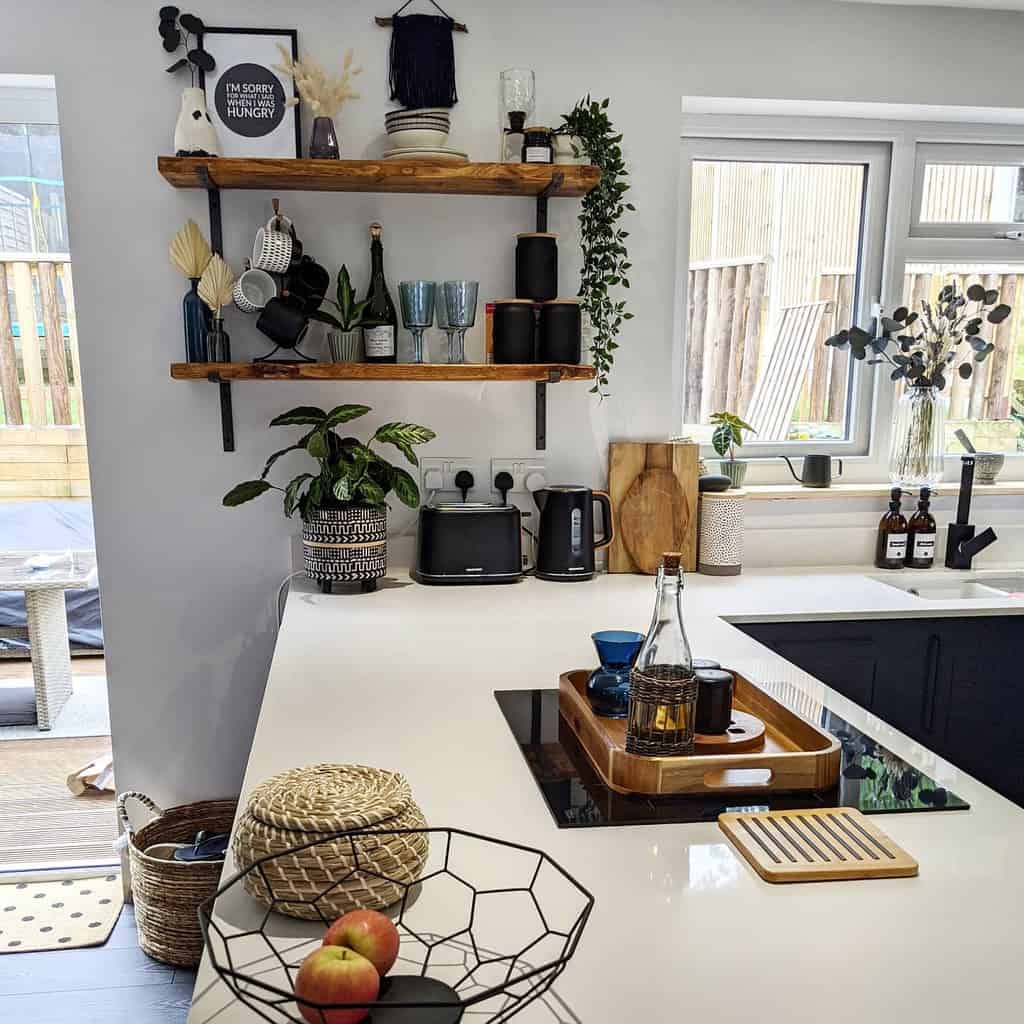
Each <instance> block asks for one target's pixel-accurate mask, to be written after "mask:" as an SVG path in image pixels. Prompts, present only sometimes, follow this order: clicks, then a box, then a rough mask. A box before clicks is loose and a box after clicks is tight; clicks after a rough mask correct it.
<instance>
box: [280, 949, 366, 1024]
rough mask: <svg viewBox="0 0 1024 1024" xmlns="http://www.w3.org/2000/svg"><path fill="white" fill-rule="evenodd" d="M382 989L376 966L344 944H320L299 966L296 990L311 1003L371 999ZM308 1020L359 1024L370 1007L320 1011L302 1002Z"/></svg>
mask: <svg viewBox="0 0 1024 1024" xmlns="http://www.w3.org/2000/svg"><path fill="white" fill-rule="evenodd" d="M379 992H380V975H379V974H378V973H377V968H376V967H374V966H373V964H371V963H370V961H369V960H367V959H366V957H364V956H360V955H359V954H358V953H356V952H354V951H353V950H351V949H346V948H345V947H344V946H321V947H320V948H319V949H315V950H313V952H312V953H310V954H309V956H307V957H306V959H305V960H303V961H302V966H301V967H300V968H299V973H298V975H297V976H296V978H295V994H296V995H297V996H299V997H300V998H301V999H308V1000H309V1001H310V1002H311V1003H372V1002H373V1001H374V1000H375V999H376V998H377V995H378V993H379ZM299 1012H300V1013H301V1014H302V1016H303V1017H305V1018H306V1020H308V1021H309V1024H359V1021H361V1020H365V1019H366V1018H367V1017H368V1016H369V1015H370V1011H369V1010H368V1009H352V1010H324V1011H323V1015H322V1016H321V1011H320V1010H317V1009H314V1008H313V1007H310V1006H303V1005H302V1003H299Z"/></svg>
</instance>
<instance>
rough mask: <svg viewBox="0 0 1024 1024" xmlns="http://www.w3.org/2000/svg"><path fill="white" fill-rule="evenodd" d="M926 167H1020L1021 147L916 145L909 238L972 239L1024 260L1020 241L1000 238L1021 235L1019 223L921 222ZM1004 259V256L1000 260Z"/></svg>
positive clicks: (1023, 156)
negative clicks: (997, 245)
mask: <svg viewBox="0 0 1024 1024" xmlns="http://www.w3.org/2000/svg"><path fill="white" fill-rule="evenodd" d="M928 164H953V165H955V164H966V165H968V166H971V165H988V166H992V167H1015V168H1020V167H1024V145H1022V146H1014V145H1009V144H1000V143H986V144H978V143H965V142H920V143H918V145H917V147H916V154H915V159H914V192H913V195H912V196H911V201H910V235H911V237H912V238H976V239H979V240H983V241H994V242H998V243H1000V245H999V248H1000V249H1004V250H1007V251H1011V250H1012V251H1015V252H1017V253H1018V256H1017V259H1021V258H1024V257H1022V255H1021V254H1024V237H1022V238H1021V239H1006V238H1000V237H999V236H1000V235H1005V234H1006V233H1007V232H1021V233H1024V222H1020V221H985V222H978V221H975V222H971V221H962V222H957V221H949V222H942V221H922V220H921V201H922V199H923V198H924V175H925V167H926V166H927V165H928ZM1004 258H1005V253H1004V254H1003V255H1001V256H1000V260H1002V259H1004Z"/></svg>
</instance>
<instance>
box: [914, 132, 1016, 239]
mask: <svg viewBox="0 0 1024 1024" xmlns="http://www.w3.org/2000/svg"><path fill="white" fill-rule="evenodd" d="M1021 230H1024V147H1021V146H976V145H963V144H946V145H938V144H934V143H932V144H929V143H923V144H921V145H919V146H918V147H917V160H916V167H915V176H914V196H913V200H912V226H911V234H912V235H916V236H918V237H926V238H927V237H933V238H999V237H1001V236H1002V237H1005V236H1006V234H1007V233H1008V232H1009V233H1011V235H1012V233H1014V232H1019V231H1021Z"/></svg>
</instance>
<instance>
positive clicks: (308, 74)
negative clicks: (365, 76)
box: [274, 43, 363, 160]
mask: <svg viewBox="0 0 1024 1024" xmlns="http://www.w3.org/2000/svg"><path fill="white" fill-rule="evenodd" d="M277 48H278V51H279V52H280V54H281V63H280V64H275V65H274V68H275V70H277V71H280V72H281V73H282V74H285V75H290V76H291V78H292V80H293V81H294V82H295V88H296V89H298V92H299V96H301V97H302V102H303V103H305V104H306V106H307V107H309V111H310V113H311V114H312V115H313V134H312V136H311V137H310V140H309V156H310V159H312V160H338V159H340V158H341V150H340V144H339V142H338V136H337V134H336V132H335V130H334V119H335V118H336V117H337V116H338V114H340V113H341V108H342V107H343V106H344V105H345V103H346V102H347V101H348V100H357V99H359V93H357V92H356V91H355V89H353V87H352V79H354V78H355V77H356V75H361V74H362V72H363V69H362V67H360V66H357V65H356V64H355V63H354V60H353V56H352V51H351V50H349V51H348V53H346V54H345V61H344V63H343V64H342V68H341V74H339V75H328V74H327V72H326V71H324V69H323V68H322V67H321V66H320V65H319V64H317V62H316V61H315V60H313V59H312V58H311V57H305V58H303V59H302V60H296V59H295V58H294V57H292V55H291V54H290V53H289V52H288V51H287V50H286V49H285V48H284V47H283V46H282V45H281V44H280V43H279V44H278V47H277ZM287 103H288V106H294V105H295V104H296V103H298V100H297V99H295V98H294V97H292V98H291V99H289V100H288V101H287Z"/></svg>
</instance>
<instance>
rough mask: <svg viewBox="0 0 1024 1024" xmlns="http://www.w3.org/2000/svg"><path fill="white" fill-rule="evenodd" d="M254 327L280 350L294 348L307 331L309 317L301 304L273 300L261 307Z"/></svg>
mask: <svg viewBox="0 0 1024 1024" xmlns="http://www.w3.org/2000/svg"><path fill="white" fill-rule="evenodd" d="M256 327H257V328H258V329H259V330H260V331H262V332H263V333H264V334H265V335H266V336H267V337H268V338H269V339H270V340H271V341H272V342H273V343H274V344H275V345H278V346H279V347H280V348H295V346H296V345H298V343H299V342H300V341H302V339H303V337H304V336H305V334H306V331H307V330H309V316H308V315H307V314H306V311H305V309H303V307H302V306H301V304H296V303H295V302H293V301H291V300H289V299H278V298H274V299H270V300H269V301H268V302H267V304H266V305H265V306H264V307H263V309H262V311H261V312H260V316H259V319H258V320H257V321H256Z"/></svg>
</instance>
